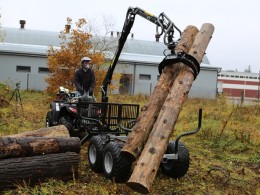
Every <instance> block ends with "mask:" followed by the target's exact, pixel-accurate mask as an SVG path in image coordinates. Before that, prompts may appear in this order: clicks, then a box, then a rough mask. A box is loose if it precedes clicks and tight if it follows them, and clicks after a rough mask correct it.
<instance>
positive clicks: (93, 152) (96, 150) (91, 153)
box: [88, 135, 104, 173]
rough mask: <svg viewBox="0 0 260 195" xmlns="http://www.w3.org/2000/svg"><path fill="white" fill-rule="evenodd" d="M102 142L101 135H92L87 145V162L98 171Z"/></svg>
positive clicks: (101, 155) (101, 157) (100, 162)
mask: <svg viewBox="0 0 260 195" xmlns="http://www.w3.org/2000/svg"><path fill="white" fill-rule="evenodd" d="M103 150H104V144H103V140H102V138H101V136H98V135H97V136H93V137H92V138H91V139H90V141H89V145H88V162H89V166H90V168H91V169H92V170H93V171H95V172H97V173H99V172H102V170H103V169H102V168H103V167H102V162H103Z"/></svg>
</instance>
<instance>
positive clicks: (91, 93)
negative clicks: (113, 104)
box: [88, 88, 93, 96]
mask: <svg viewBox="0 0 260 195" xmlns="http://www.w3.org/2000/svg"><path fill="white" fill-rule="evenodd" d="M88 94H89V96H93V89H92V88H90V89H89V92H88Z"/></svg>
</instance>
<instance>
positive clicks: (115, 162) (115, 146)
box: [103, 141, 132, 182]
mask: <svg viewBox="0 0 260 195" xmlns="http://www.w3.org/2000/svg"><path fill="white" fill-rule="evenodd" d="M122 148H123V143H121V142H114V141H111V142H109V143H108V144H107V145H106V147H105V149H104V155H103V169H104V174H105V176H106V177H107V178H110V179H114V180H115V182H126V181H127V180H128V179H129V178H130V175H131V172H132V161H131V160H129V159H126V158H124V157H123V156H122V155H120V152H121V149H122Z"/></svg>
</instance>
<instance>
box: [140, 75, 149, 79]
mask: <svg viewBox="0 0 260 195" xmlns="http://www.w3.org/2000/svg"><path fill="white" fill-rule="evenodd" d="M139 79H140V80H151V75H149V74H139Z"/></svg>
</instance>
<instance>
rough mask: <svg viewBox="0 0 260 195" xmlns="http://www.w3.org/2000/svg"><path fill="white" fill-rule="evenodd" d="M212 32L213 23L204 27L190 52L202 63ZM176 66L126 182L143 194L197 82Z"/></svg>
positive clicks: (147, 191)
mask: <svg viewBox="0 0 260 195" xmlns="http://www.w3.org/2000/svg"><path fill="white" fill-rule="evenodd" d="M213 32H214V26H213V25H212V24H203V25H202V27H201V30H200V31H199V33H198V34H197V36H196V38H195V40H194V43H193V45H192V47H191V49H190V51H189V54H190V55H192V56H193V57H195V58H196V59H197V61H198V62H199V63H201V61H202V58H203V56H204V54H205V51H206V48H207V46H208V43H209V41H210V39H211V37H212V34H213ZM177 66H179V71H178V73H177V76H176V78H174V84H173V86H172V88H171V90H170V92H169V94H168V96H167V98H166V101H165V102H164V104H163V107H162V109H161V111H160V113H159V116H158V118H157V120H156V123H155V124H154V126H153V129H152V130H151V133H150V135H149V138H148V140H147V143H146V144H145V147H144V149H143V151H142V153H141V155H140V157H139V159H138V161H137V164H136V165H135V167H134V170H133V173H132V175H131V177H130V179H129V181H128V183H127V184H128V185H129V186H130V187H131V188H133V189H134V190H136V191H139V192H140V193H149V192H150V191H151V186H152V183H153V180H154V178H155V176H156V174H157V171H158V169H159V166H160V163H161V160H162V158H163V155H164V153H165V151H166V149H167V145H168V142H169V139H170V136H171V134H172V131H173V128H174V126H175V123H176V121H177V119H178V116H179V113H180V110H181V106H182V104H183V102H184V101H185V99H186V98H187V95H188V93H189V90H190V88H191V86H192V82H193V80H194V75H193V73H192V71H191V69H190V68H189V67H187V66H186V65H184V64H183V63H178V64H177Z"/></svg>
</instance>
